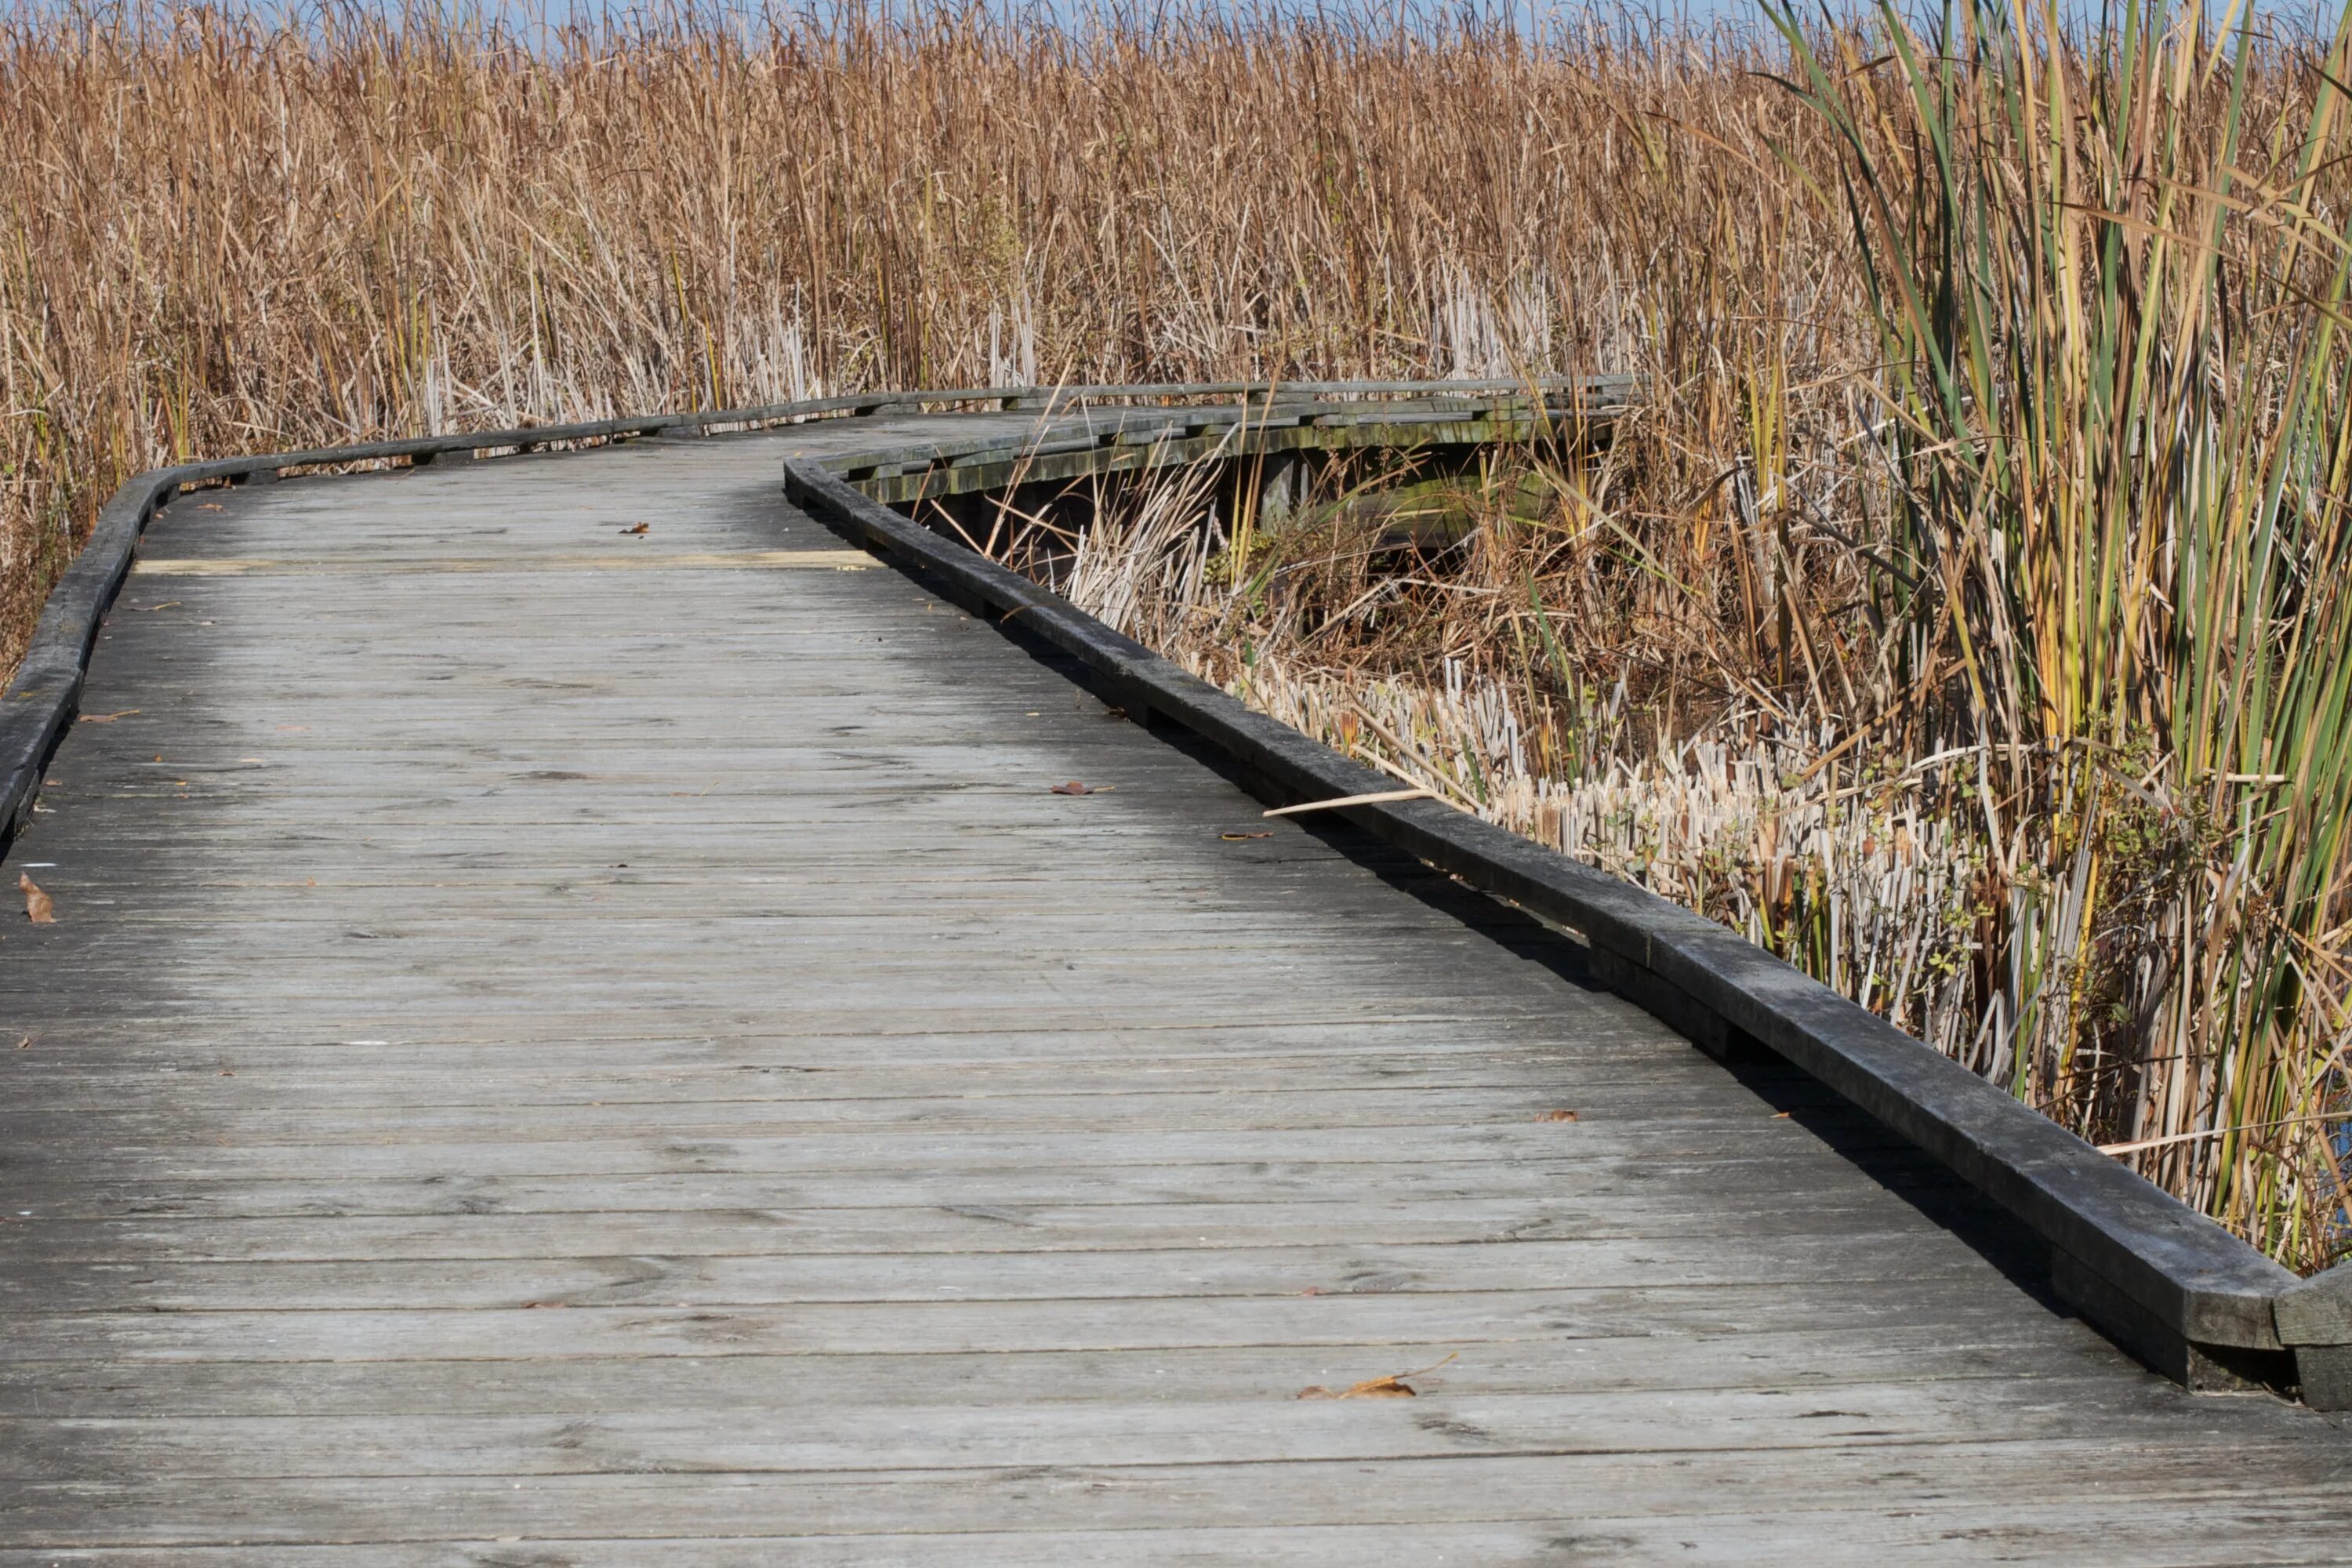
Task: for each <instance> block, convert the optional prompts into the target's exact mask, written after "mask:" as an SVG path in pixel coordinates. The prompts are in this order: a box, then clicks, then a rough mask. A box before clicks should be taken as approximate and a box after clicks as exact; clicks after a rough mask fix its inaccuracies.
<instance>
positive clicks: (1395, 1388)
mask: <svg viewBox="0 0 2352 1568" xmlns="http://www.w3.org/2000/svg"><path fill="white" fill-rule="evenodd" d="M1461 1353H1462V1352H1460V1351H1455V1352H1454V1354H1453V1355H1450V1356H1447V1357H1446V1358H1445V1361H1433V1362H1432V1363H1429V1364H1428V1365H1427V1366H1423V1367H1415V1368H1414V1369H1413V1370H1412V1371H1411V1372H1392V1373H1389V1374H1388V1375H1387V1376H1386V1377H1368V1378H1366V1379H1364V1381H1363V1382H1361V1383H1358V1384H1349V1386H1348V1387H1346V1388H1342V1389H1339V1390H1337V1391H1334V1390H1331V1389H1328V1388H1326V1387H1324V1386H1323V1385H1322V1384H1319V1383H1318V1384H1315V1385H1314V1386H1313V1387H1311V1388H1302V1389H1300V1390H1299V1391H1298V1392H1297V1394H1293V1395H1292V1397H1293V1398H1295V1399H1418V1398H1420V1397H1421V1394H1420V1391H1419V1390H1417V1389H1415V1388H1414V1387H1413V1386H1412V1384H1409V1383H1407V1382H1406V1381H1405V1379H1406V1378H1408V1377H1419V1376H1420V1375H1421V1374H1422V1373H1424V1372H1435V1371H1436V1370H1437V1369H1438V1368H1439V1367H1441V1366H1444V1364H1445V1362H1449V1361H1453V1360H1454V1359H1455V1358H1456V1357H1458V1356H1460V1355H1461Z"/></svg>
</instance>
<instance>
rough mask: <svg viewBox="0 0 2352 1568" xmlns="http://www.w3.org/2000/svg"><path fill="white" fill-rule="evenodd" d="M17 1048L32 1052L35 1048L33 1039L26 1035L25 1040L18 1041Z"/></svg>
mask: <svg viewBox="0 0 2352 1568" xmlns="http://www.w3.org/2000/svg"><path fill="white" fill-rule="evenodd" d="M16 1048H17V1049H18V1050H20V1051H29V1050H31V1049H32V1048H33V1037H32V1036H30V1035H26V1037H24V1038H23V1039H21V1040H18V1041H17V1042H16Z"/></svg>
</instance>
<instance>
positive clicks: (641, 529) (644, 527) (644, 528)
mask: <svg viewBox="0 0 2352 1568" xmlns="http://www.w3.org/2000/svg"><path fill="white" fill-rule="evenodd" d="M621 531H622V532H623V533H651V532H652V531H654V525H653V524H652V523H650V522H641V523H639V524H637V526H636V527H635V528H625V529H623V530H621Z"/></svg>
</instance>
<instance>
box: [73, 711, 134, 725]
mask: <svg viewBox="0 0 2352 1568" xmlns="http://www.w3.org/2000/svg"><path fill="white" fill-rule="evenodd" d="M138 711H139V710H138V709H136V708H122V709H118V710H115V711H114V712H112V713H85V714H83V715H82V716H81V721H82V722H83V723H85V724H111V723H113V722H114V721H116V720H117V719H128V718H130V717H131V715H132V714H133V713H136V712H138Z"/></svg>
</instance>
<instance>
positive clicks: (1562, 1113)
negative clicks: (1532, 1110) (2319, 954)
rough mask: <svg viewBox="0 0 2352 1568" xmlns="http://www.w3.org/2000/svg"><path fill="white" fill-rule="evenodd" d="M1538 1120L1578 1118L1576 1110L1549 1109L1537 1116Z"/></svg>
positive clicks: (1573, 1119)
mask: <svg viewBox="0 0 2352 1568" xmlns="http://www.w3.org/2000/svg"><path fill="white" fill-rule="evenodd" d="M1536 1120H1537V1121H1575V1120H1576V1112H1575V1111H1573V1110H1547V1111H1545V1112H1544V1113H1543V1114H1542V1115H1541V1116H1538V1117H1537V1118H1536Z"/></svg>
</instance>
